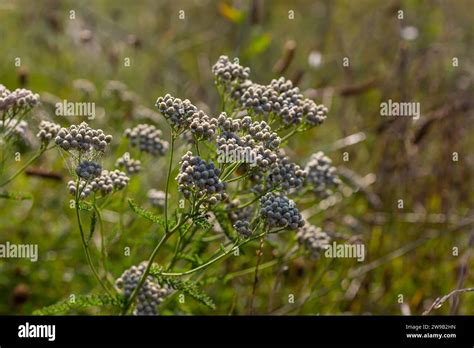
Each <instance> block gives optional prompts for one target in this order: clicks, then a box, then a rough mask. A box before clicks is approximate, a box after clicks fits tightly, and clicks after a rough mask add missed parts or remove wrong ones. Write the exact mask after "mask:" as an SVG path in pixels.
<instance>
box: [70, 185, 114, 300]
mask: <svg viewBox="0 0 474 348" xmlns="http://www.w3.org/2000/svg"><path fill="white" fill-rule="evenodd" d="M74 206H75V208H76V217H77V224H78V225H79V231H80V232H81V240H82V246H83V248H84V252H85V254H86V258H87V263H88V264H89V268H90V269H91V271H92V273H93V274H94V276H95V277H96V279H97V281H98V282H99V284H100V285H101V286H102V288H103V289H104V290H105V292H106V293H107V294H108V295H109V296H110V297H112V298H114V296H113V295H112V293H111V292H110V291H109V289H107V287H106V286H105V284H104V283H103V282H102V279H100V276H99V274H98V273H97V271H96V269H95V267H94V264H93V263H92V259H91V255H90V253H89V247H88V245H87V242H86V238H85V236H84V230H83V229H82V222H81V216H80V213H79V179H77V183H76V200H75V204H74Z"/></svg>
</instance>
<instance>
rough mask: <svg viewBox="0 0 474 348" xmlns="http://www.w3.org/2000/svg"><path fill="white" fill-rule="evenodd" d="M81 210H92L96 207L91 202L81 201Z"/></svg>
mask: <svg viewBox="0 0 474 348" xmlns="http://www.w3.org/2000/svg"><path fill="white" fill-rule="evenodd" d="M79 210H82V211H92V210H94V207H93V206H92V204H90V203H87V202H79Z"/></svg>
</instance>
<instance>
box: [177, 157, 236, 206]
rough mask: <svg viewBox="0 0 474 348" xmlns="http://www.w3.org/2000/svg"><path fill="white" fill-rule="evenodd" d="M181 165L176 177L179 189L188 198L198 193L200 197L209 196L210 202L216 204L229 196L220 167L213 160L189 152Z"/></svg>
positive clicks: (182, 159)
mask: <svg viewBox="0 0 474 348" xmlns="http://www.w3.org/2000/svg"><path fill="white" fill-rule="evenodd" d="M180 164H181V167H180V170H179V174H178V176H177V177H176V180H177V181H178V189H179V191H180V192H182V193H183V195H184V196H185V197H186V198H189V197H191V193H192V192H194V193H196V194H197V195H198V196H199V197H202V196H206V195H207V196H208V202H209V203H211V204H215V203H217V202H218V201H221V200H224V199H225V198H226V197H227V194H226V193H225V188H226V187H225V183H223V182H222V181H221V180H220V178H219V175H220V173H221V171H220V169H219V168H216V167H215V165H214V163H213V162H206V161H205V160H203V159H202V158H200V157H199V156H193V155H192V152H191V151H189V152H187V153H186V154H185V155H184V156H183V157H182V158H181V162H180Z"/></svg>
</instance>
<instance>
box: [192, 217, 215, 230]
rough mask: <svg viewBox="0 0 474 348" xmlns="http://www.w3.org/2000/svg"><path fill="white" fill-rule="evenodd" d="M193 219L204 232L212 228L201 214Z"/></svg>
mask: <svg viewBox="0 0 474 348" xmlns="http://www.w3.org/2000/svg"><path fill="white" fill-rule="evenodd" d="M193 221H194V223H195V224H196V225H198V226H199V227H201V228H202V229H203V230H204V231H206V232H207V231H209V230H210V229H211V228H212V224H211V223H210V222H209V221H207V219H206V218H205V217H204V216H202V215H201V216H197V217H195V218H193Z"/></svg>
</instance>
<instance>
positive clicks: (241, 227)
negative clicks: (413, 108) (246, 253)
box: [232, 220, 252, 238]
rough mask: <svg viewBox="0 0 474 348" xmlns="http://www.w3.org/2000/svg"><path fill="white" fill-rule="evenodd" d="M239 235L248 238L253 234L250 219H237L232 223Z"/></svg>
mask: <svg viewBox="0 0 474 348" xmlns="http://www.w3.org/2000/svg"><path fill="white" fill-rule="evenodd" d="M232 226H233V227H234V229H235V231H236V232H237V234H238V235H239V236H241V237H242V238H248V237H250V236H251V235H252V230H251V229H250V221H248V220H237V221H235V222H234V224H233V225H232Z"/></svg>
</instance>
